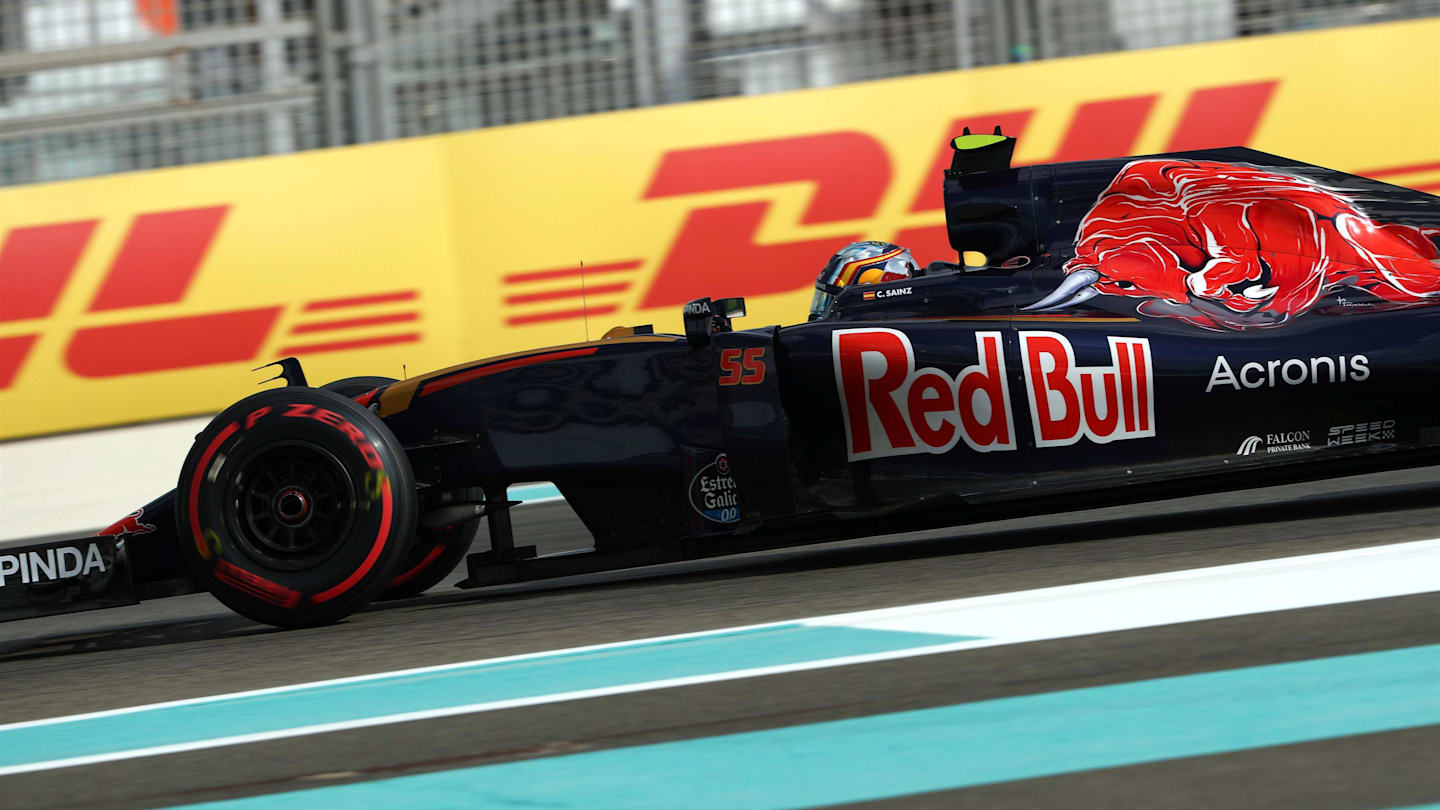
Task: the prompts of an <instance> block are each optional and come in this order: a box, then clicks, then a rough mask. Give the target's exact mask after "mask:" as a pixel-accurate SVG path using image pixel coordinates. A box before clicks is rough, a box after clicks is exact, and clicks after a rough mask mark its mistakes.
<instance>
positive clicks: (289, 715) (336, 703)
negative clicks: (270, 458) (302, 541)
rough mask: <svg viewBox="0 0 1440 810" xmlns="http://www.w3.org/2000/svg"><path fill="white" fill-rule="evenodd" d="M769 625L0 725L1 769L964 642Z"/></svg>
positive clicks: (958, 638) (885, 632)
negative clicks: (29, 723) (85, 716)
mask: <svg viewBox="0 0 1440 810" xmlns="http://www.w3.org/2000/svg"><path fill="white" fill-rule="evenodd" d="M965 640H966V637H965V636H949V635H932V634H928V633H906V632H898V631H889V630H864V629H858V628H851V627H824V626H820V627H810V626H806V625H801V624H784V625H773V626H769V627H762V628H755V629H751V630H743V631H731V632H720V633H712V634H705V635H699V636H692V637H689V638H680V639H671V640H669V641H646V642H637V643H634V644H625V645H617V646H612V647H608V648H604V649H598V650H590V651H586V652H572V653H555V654H541V655H537V656H527V657H525V658H524V659H522V660H511V661H504V662H498V663H478V664H474V665H470V666H462V667H457V668H453V669H443V670H439V671H430V672H418V673H412V674H398V675H392V676H384V677H380V678H375V679H371V680H364V681H358V682H352V683H343V684H333V685H328V686H327V685H321V686H313V687H305V688H300V689H294V690H289V691H285V692H275V693H270V694H263V695H254V696H250V697H237V698H225V699H219V700H214V701H207V702H203V703H192V704H188V705H182V706H169V707H158V708H153V709H145V710H141V711H137V712H130V713H125V714H117V715H110V716H104V717H93V718H88V719H77V720H73V721H66V722H57V723H47V724H43V725H36V726H28V727H23V728H12V729H0V766H8V765H21V764H29V763H35V762H49V761H52V760H57V759H68V758H71V757H81V756H89V755H95V754H107V753H114V752H119V751H129V750H133V749H138V748H151V747H156V746H162V745H175V744H182V743H193V742H197V741H202V740H214V739H220V738H225V737H233V736H237V735H242V734H255V733H261V732H267V731H279V730H283V729H290V728H300V727H305V726H315V725H322V724H326V723H339V722H345V721H353V720H361V719H365V718H377V717H387V716H391V715H398V714H406V713H409V712H420V711H427V710H435V709H446V708H452V707H459V706H471V705H474V704H479V703H488V702H493V701H503V700H514V699H521V698H531V697H540V696H544V695H554V694H560V693H567V692H577V691H582V690H588V689H603V688H607V687H616V686H625V685H629V684H640V683H648V682H653V681H660V680H667V679H671V678H685V677H692V676H700V675H712V674H717V673H724V672H734V671H736V670H743V669H752V668H757V667H771V666H779V665H785V664H797V663H802V662H807V661H820V660H825V659H830V658H840V657H844V656H851V655H864V654H866V653H877V652H889V651H892V650H903V649H910V648H915V647H928V646H933V645H937V644H953V643H955V642H957V641H965Z"/></svg>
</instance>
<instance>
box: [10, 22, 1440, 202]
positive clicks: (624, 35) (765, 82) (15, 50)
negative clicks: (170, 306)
mask: <svg viewBox="0 0 1440 810" xmlns="http://www.w3.org/2000/svg"><path fill="white" fill-rule="evenodd" d="M1433 15H1440V0H0V185H4V184H16V183H31V182H39V181H46V180H59V179H65V178H73V177H84V176H89V175H95V174H104V173H109V172H118V171H128V170H133V169H148V168H155V167H161V166H174V165H180V164H186V163H197V162H203V161H210V160H222V159H227V158H238V157H248V156H254V155H265V154H277V153H284V152H292V151H297V150H302V149H312V148H316V147H321V146H332V145H340V144H347V143H358V142H364V141H372V140H381V139H386V138H395V137H405V136H411V135H423V134H429V133H438V132H452V131H455V130H462V129H473V128H477V127H487V126H496V125H501V124H509V123H515V122H519V121H533V120H538V119H545V118H556V117H561V116H569V115H581V114H584V113H593V112H602V111H606V110H620V109H627V108H632V107H643V106H649V105H654V104H667V103H674V102H680V101H690V100H695V99H707V98H719V97H724V96H736V95H752V94H759V93H771V92H780V91H784V90H793V89H798V88H805V87H823V86H828V85H834V84H841V83H845V82H855V81H864V80H867V79H879V78H886V77H892V76H902V75H909V74H916V73H929V72H933V71H939V70H954V69H964V68H971V67H977V66H982V65H993V64H1001V63H1006V62H1018V61H1028V60H1032V59H1048V58H1053V57H1061V56H1074V55H1079V54H1087V53H1097V52H1104V51H1114V50H1126V49H1133V48H1148V47H1155V46H1161V45H1174V44H1180V43H1187V42H1201V41H1208V40H1216V39H1225V38H1230V37H1238V36H1253V35H1258V34H1269V33H1275V32H1280V31H1291V30H1300V29H1310V28H1321V27H1329V26H1336V25H1354V24H1361V23H1370V22H1381V21H1389V20H1397V19H1406V18H1413V17H1422V16H1433Z"/></svg>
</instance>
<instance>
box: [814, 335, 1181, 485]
mask: <svg viewBox="0 0 1440 810" xmlns="http://www.w3.org/2000/svg"><path fill="white" fill-rule="evenodd" d="M831 345H832V356H833V359H834V364H835V383H836V386H837V388H838V389H839V393H840V408H841V411H842V413H843V415H844V422H845V437H846V451H847V454H848V457H849V459H850V460H851V461H859V460H863V459H868V458H880V457H885V456H899V455H907V454H910V453H944V452H947V451H949V450H950V449H951V448H953V447H955V446H956V445H957V444H959V443H960V442H962V441H963V442H964V443H965V445H966V446H967V447H969V448H970V449H971V450H974V451H976V452H981V453H986V452H992V451H1002V450H1014V449H1015V448H1016V441H1015V434H1016V428H1015V418H1014V412H1013V410H1012V408H1011V406H1010V383H1009V378H1008V376H1007V374H1006V370H1005V369H1006V364H1005V348H1004V343H1003V340H1002V337H1001V333H1000V332H976V333H975V351H976V355H977V360H976V362H975V364H974V365H971V366H968V367H966V368H964V369H962V370H961V371H960V373H959V374H958V375H956V376H954V377H951V376H950V375H948V374H946V373H945V372H944V371H941V370H940V369H936V368H919V369H917V368H916V367H915V350H914V348H913V347H912V346H911V344H910V339H909V337H907V336H906V335H905V333H904V332H899V331H896V330H894V329H838V330H836V331H835V332H833V333H832V337H831ZM1020 345H1021V350H1020V352H1021V365H1022V367H1023V371H1024V375H1025V392H1026V395H1027V396H1028V400H1029V405H1030V423H1031V428H1032V429H1033V430H1034V436H1035V446H1036V447H1063V446H1066V445H1071V444H1075V443H1076V442H1078V441H1080V439H1082V438H1087V439H1089V440H1090V441H1092V442H1095V443H1097V444H1105V443H1108V442H1112V441H1118V440H1121V439H1139V438H1146V437H1152V436H1154V435H1155V403H1154V387H1153V385H1152V384H1151V380H1153V379H1154V374H1153V373H1152V369H1151V362H1150V342H1149V341H1148V340H1146V339H1145V338H1117V337H1112V338H1109V345H1110V363H1109V364H1107V365H1103V366H1082V365H1080V364H1078V363H1077V362H1076V361H1075V351H1074V348H1073V347H1072V346H1071V345H1070V341H1069V340H1068V339H1066V337H1065V336H1064V335H1061V334H1058V333H1056V332H1043V331H1031V332H1022V333H1021V334H1020Z"/></svg>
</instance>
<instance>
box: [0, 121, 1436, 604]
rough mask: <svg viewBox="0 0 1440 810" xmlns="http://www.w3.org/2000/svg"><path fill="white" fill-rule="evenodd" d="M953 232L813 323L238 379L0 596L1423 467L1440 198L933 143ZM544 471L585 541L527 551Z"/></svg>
mask: <svg viewBox="0 0 1440 810" xmlns="http://www.w3.org/2000/svg"><path fill="white" fill-rule="evenodd" d="M953 146H954V147H955V153H954V159H953V162H952V165H951V168H950V169H949V170H948V171H946V172H945V178H944V194H945V212H946V220H947V227H948V230H949V238H950V243H951V246H952V247H953V248H954V249H955V250H956V251H957V253H958V252H962V251H965V252H968V253H966V255H967V256H968V255H973V254H981V259H980V260H978V261H973V260H972V261H964V262H961V263H956V264H950V263H945V262H934V263H931V264H930V265H929V267H927V268H925V269H924V270H922V271H918V272H917V273H915V274H914V275H913V276H912V277H910V278H905V279H903V280H900V281H889V282H887V281H883V280H882V281H881V282H880V283H878V284H868V285H859V284H856V285H851V286H849V287H845V288H843V289H839V290H838V292H837V293H836V294H834V295H833V296H831V298H829V299H827V306H826V308H825V309H824V311H823V312H821V313H819V317H817V318H816V319H814V320H812V321H811V322H809V323H803V324H800V325H796V326H788V327H765V328H758V329H748V330H740V331H735V330H733V329H732V328H731V322H732V319H734V318H736V317H738V316H740V315H743V314H744V303H743V301H742V300H740V299H719V300H711V299H708V298H701V299H698V300H696V301H693V302H691V303H690V304H687V305H686V306H685V309H684V313H683V314H684V324H685V333H684V334H683V335H666V334H654V333H653V332H652V330H651V329H650V328H648V327H635V328H616V329H612V330H611V331H610V332H609V333H608V334H606V335H605V337H604V338H603V339H601V340H598V341H593V342H587V343H578V344H573V345H568V346H556V347H552V348H548V349H539V350H535V351H529V352H521V353H518V354H513V355H507V356H503V357H492V358H488V359H484V360H479V361H476V362H473V363H467V364H464V365H460V366H455V367H452V368H447V369H442V370H440V371H436V372H432V373H430V374H425V375H422V376H419V377H414V378H411V379H408V380H405V381H403V382H396V381H394V380H387V379H381V378H357V379H350V380H342V381H339V382H336V383H331V384H330V385H326V386H323V387H320V388H311V387H308V386H307V385H306V383H305V379H304V375H303V372H302V371H301V370H300V366H299V363H298V362H297V361H295V360H294V359H293V358H287V359H286V360H283V361H280V366H281V369H282V372H281V376H282V377H283V378H284V379H285V381H286V382H287V383H288V384H287V385H286V386H284V387H281V388H273V389H270V390H264V391H261V392H259V393H256V394H254V395H252V396H249V397H246V398H245V399H242V400H241V401H239V402H237V403H235V404H234V405H233V406H231V407H230V408H228V409H226V410H225V411H224V412H223V413H221V414H220V415H219V416H217V417H215V419H214V420H213V421H212V422H211V423H210V425H209V426H208V427H207V428H206V429H205V430H204V431H203V432H202V433H201V434H200V435H199V436H198V437H197V438H196V441H195V444H194V447H193V449H192V450H191V451H190V454H189V456H188V457H187V458H186V459H185V462H184V465H183V467H182V468H181V471H180V476H179V483H178V485H177V487H176V489H175V490H174V491H173V492H172V493H169V494H167V495H165V496H163V497H161V498H159V499H158V500H156V501H154V502H152V503H150V504H148V505H146V506H145V507H144V508H142V509H139V510H136V511H135V512H133V513H131V514H130V515H128V516H127V517H126V518H125V519H123V520H122V521H120V522H119V523H117V524H115V525H114V526H112V527H110V528H109V529H106V530H105V531H103V532H101V533H100V534H99V535H97V536H95V537H90V538H84V539H76V540H70V541H63V542H57V543H49V544H45V545H39V546H32V547H29V548H22V549H18V550H16V549H13V548H11V549H6V553H5V554H3V555H0V615H3V616H4V617H6V618H19V617H23V616H30V615H39V614H43V613H53V612H63V611H67V610H82V609H87V608H91V607H103V606H108V605H114V604H129V603H131V602H133V601H135V600H136V599H137V598H150V597H154V596H161V595H169V594H175V593H184V592H190V591H194V590H197V589H202V588H203V589H208V590H209V591H211V592H212V593H213V594H215V596H216V597H218V598H219V599H220V600H221V601H222V602H224V603H225V604H226V605H229V606H230V607H231V608H233V609H234V610H236V611H238V612H239V613H241V614H244V615H245V616H248V617H251V618H253V619H256V620H259V621H263V622H269V623H272V624H276V625H281V626H289V627H295V626H306V625H318V624H323V623H326V622H333V621H336V620H337V619H340V618H341V617H343V616H346V615H347V614H349V613H351V612H353V611H355V610H357V609H359V608H360V607H362V606H364V605H365V604H366V603H368V602H370V601H371V600H373V599H375V598H377V597H381V596H387V595H388V596H402V595H408V594H413V593H417V592H419V591H421V590H424V589H425V588H428V587H429V586H431V585H433V584H435V583H437V582H438V581H439V580H440V579H442V578H443V577H445V576H446V575H447V574H448V573H449V572H450V570H451V569H452V568H453V567H454V566H455V565H456V564H457V563H458V562H459V560H460V559H461V558H462V557H464V556H466V553H467V552H468V550H469V547H470V542H471V538H472V535H473V533H474V532H473V529H475V528H476V527H477V526H478V523H477V521H478V519H480V518H482V517H483V518H484V519H486V520H488V525H489V538H490V544H489V548H488V550H486V551H484V552H481V553H474V554H469V556H468V564H467V578H466V579H465V581H464V582H462V583H460V584H461V586H462V587H473V586H480V585H487V584H494V583H501V582H511V581H518V580H527V579H535V578H540V577H550V576H561V575H569V574H576V573H582V572H590V571H597V570H604V569H613V568H620V567H628V566H635V565H644V564H652V563H660V562H667V561H674V560H682V559H689V558H695V557H703V556H710V555H720V554H730V553H735V552H741V551H750V550H755V549H759V548H765V547H774V546H783V545H792V544H798V543H806V542H816V541H824V540H835V539H841V538H847V537H856V536H863V535H868V534H876V533H881V532H894V531H899V530H905V529H916V528H924V527H937V526H944V525H951V524H956V523H962V522H969V521H975V520H981V519H991V518H997V517H1005V516H1014V515H1024V514H1033V513H1036V512H1042V511H1054V510H1061V509H1073V508H1078V507H1088V506H1098V505H1104V504H1112V503H1119V502H1127V501H1140V500H1146V499H1155V498H1160V497H1173V496H1176V495H1181V494H1193V493H1197V492H1205V491H1215V490H1222V489H1234V488H1241V487H1248V486H1254V485H1257V484H1262V483H1276V482H1280V481H1295V480H1303V479H1313V478H1321V477H1327V476H1334V475H1340V474H1347V473H1353V472H1362V471H1368V470H1374V469H1381V468H1394V467H1401V466H1410V465H1420V464H1427V463H1434V462H1435V461H1436V460H1437V459H1440V408H1437V407H1436V405H1435V393H1436V392H1437V391H1440V307H1436V306H1434V305H1435V304H1437V303H1440V198H1437V197H1434V196H1431V195H1427V194H1422V193H1419V192H1415V191H1411V190H1408V189H1404V188H1400V187H1397V186H1391V185H1387V184H1384V183H1380V182H1376V181H1373V180H1367V179H1364V178H1360V177H1355V176H1352V175H1347V174H1342V173H1339V172H1335V171H1330V170H1327V169H1322V168H1319V167H1317V166H1311V165H1307V164H1303V163H1299V162H1297V161H1293V160H1287V159H1285V158H1281V157H1277V156H1274V155H1269V154H1264V153H1260V152H1256V151H1252V150H1249V149H1240V148H1228V149H1216V150H1205V151H1193V152H1179V153H1172V154H1165V155H1157V156H1151V157H1143V158H1125V159H1118V160H1096V161H1088V162H1081V163H1064V164H1055V165H1047V166H1027V167H1020V168H1012V167H1011V165H1010V156H1011V154H1012V152H1013V149H1014V142H1013V140H1012V139H1010V138H1007V137H1004V136H1003V135H1000V134H999V133H998V132H997V133H996V134H995V135H969V134H966V135H963V136H960V137H958V138H956V139H955V140H954V142H953ZM528 481H551V482H554V483H555V485H556V486H557V487H558V488H559V490H560V492H561V493H562V494H563V495H564V496H565V498H566V500H567V501H568V502H569V504H570V506H571V507H573V508H574V510H575V512H576V513H577V514H578V516H579V517H580V519H581V520H582V521H583V522H584V524H585V525H586V527H587V528H588V529H589V531H590V532H591V533H592V534H593V536H594V548H593V549H592V550H590V551H589V552H588V553H572V554H567V555H556V556H551V557H545V556H535V554H534V549H533V548H530V547H523V546H517V545H516V544H515V542H514V537H513V532H512V529H511V525H510V521H509V514H510V513H509V510H510V508H511V507H512V506H514V505H515V502H514V501H510V500H508V499H507V486H508V485H510V484H512V483H515V482H528Z"/></svg>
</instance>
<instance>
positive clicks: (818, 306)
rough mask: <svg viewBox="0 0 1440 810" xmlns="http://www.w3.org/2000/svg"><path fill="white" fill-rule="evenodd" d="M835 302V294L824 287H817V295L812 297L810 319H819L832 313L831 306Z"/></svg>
mask: <svg viewBox="0 0 1440 810" xmlns="http://www.w3.org/2000/svg"><path fill="white" fill-rule="evenodd" d="M834 304H835V296H834V295H833V294H832V293H828V292H826V291H825V289H824V288H822V287H819V286H816V287H815V297H814V298H811V299H810V320H812V321H818V320H820V319H821V318H823V317H825V316H826V315H829V314H830V307H831V306H833V305H834Z"/></svg>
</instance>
